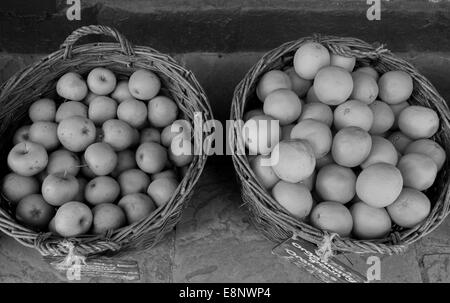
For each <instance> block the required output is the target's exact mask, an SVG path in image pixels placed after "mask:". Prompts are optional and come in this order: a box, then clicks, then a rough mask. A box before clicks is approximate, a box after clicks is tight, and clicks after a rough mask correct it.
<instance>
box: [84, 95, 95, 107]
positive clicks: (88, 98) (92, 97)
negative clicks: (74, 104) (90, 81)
mask: <svg viewBox="0 0 450 303" xmlns="http://www.w3.org/2000/svg"><path fill="white" fill-rule="evenodd" d="M97 97H98V95H97V94H94V93H93V92H89V93H88V94H87V96H86V98H84V100H83V103H84V104H86V105H87V106H88V107H89V105H90V104H91V102H92V100H94V99H95V98H97Z"/></svg>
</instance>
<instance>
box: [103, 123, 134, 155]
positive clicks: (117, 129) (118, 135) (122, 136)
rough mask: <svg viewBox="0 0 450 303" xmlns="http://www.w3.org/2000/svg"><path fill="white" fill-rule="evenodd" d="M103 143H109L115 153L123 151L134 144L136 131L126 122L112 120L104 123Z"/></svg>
mask: <svg viewBox="0 0 450 303" xmlns="http://www.w3.org/2000/svg"><path fill="white" fill-rule="evenodd" d="M102 130H103V142H105V143H108V144H109V145H111V147H112V148H113V149H114V150H115V151H122V150H125V149H127V148H129V147H130V146H131V145H132V144H133V138H134V129H133V128H132V127H131V126H130V125H129V124H128V123H126V122H124V121H122V120H117V119H111V120H108V121H106V122H105V123H103V126H102Z"/></svg>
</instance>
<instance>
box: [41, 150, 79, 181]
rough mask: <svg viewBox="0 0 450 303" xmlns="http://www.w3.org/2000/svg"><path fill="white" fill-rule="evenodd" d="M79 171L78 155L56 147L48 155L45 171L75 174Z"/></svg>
mask: <svg viewBox="0 0 450 303" xmlns="http://www.w3.org/2000/svg"><path fill="white" fill-rule="evenodd" d="M79 171H80V159H79V158H78V156H77V155H76V154H75V153H73V152H71V151H69V150H67V149H58V150H55V151H54V152H52V153H51V154H50V156H49V157H48V164H47V173H48V174H54V173H68V174H70V175H72V176H76V175H77V174H78V172H79Z"/></svg>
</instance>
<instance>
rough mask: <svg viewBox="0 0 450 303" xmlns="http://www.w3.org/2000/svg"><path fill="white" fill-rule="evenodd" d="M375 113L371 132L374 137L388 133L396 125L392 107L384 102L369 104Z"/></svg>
mask: <svg viewBox="0 0 450 303" xmlns="http://www.w3.org/2000/svg"><path fill="white" fill-rule="evenodd" d="M369 107H370V109H371V110H372V112H373V124H372V127H371V128H370V130H369V133H371V134H372V135H380V134H383V133H385V132H386V131H388V130H389V129H390V128H391V127H392V125H394V121H395V116H394V113H393V112H392V109H391V107H390V106H389V105H388V104H387V103H384V102H382V101H374V102H372V103H371V104H369Z"/></svg>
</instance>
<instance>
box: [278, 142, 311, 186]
mask: <svg viewBox="0 0 450 303" xmlns="http://www.w3.org/2000/svg"><path fill="white" fill-rule="evenodd" d="M270 161H271V163H272V168H273V170H274V172H275V174H276V175H277V176H278V178H280V179H281V180H284V181H287V182H291V183H297V182H300V181H302V180H305V179H306V178H308V177H309V176H311V174H312V173H313V172H314V167H315V166H316V158H315V157H314V150H313V148H312V147H311V145H310V144H309V143H308V142H307V141H304V140H299V139H296V140H288V141H281V142H280V143H278V144H277V145H276V146H275V148H274V149H273V151H272V154H271V156H270Z"/></svg>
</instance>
